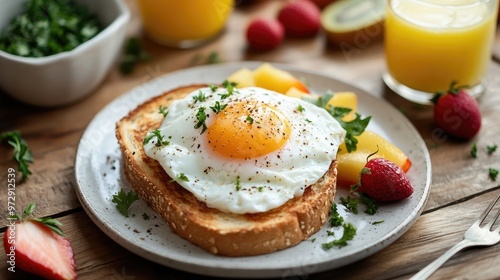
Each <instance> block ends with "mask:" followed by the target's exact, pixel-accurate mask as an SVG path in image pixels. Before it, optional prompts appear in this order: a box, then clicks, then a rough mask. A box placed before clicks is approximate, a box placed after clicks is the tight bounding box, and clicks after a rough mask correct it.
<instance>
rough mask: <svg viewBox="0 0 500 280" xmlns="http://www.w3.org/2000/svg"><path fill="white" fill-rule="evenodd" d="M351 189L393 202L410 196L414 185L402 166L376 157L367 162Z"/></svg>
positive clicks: (376, 198) (380, 199)
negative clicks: (356, 182)
mask: <svg viewBox="0 0 500 280" xmlns="http://www.w3.org/2000/svg"><path fill="white" fill-rule="evenodd" d="M351 191H357V192H359V193H365V194H367V195H368V196H369V197H371V198H373V199H375V200H377V201H379V202H391V201H398V200H403V199H405V198H408V197H409V196H410V195H411V194H412V193H413V187H412V186H411V184H410V181H409V180H408V177H407V176H406V174H405V172H404V171H403V170H402V169H401V167H399V166H398V165H396V164H395V163H393V162H392V161H390V160H387V159H385V158H374V159H371V160H369V161H368V162H367V163H366V165H365V167H364V168H363V170H362V171H361V174H360V179H359V182H358V184H356V185H354V186H353V187H352V188H351Z"/></svg>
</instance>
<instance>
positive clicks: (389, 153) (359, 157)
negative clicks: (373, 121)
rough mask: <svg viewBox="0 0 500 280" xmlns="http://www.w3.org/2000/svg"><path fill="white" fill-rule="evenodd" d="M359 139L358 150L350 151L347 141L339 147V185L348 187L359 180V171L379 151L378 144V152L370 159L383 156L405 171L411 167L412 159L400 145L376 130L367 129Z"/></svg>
mask: <svg viewBox="0 0 500 280" xmlns="http://www.w3.org/2000/svg"><path fill="white" fill-rule="evenodd" d="M357 139H358V145H357V149H356V151H353V152H351V153H348V152H347V148H346V146H345V143H342V145H340V147H339V152H338V154H337V164H338V165H337V171H338V176H337V179H338V185H339V186H344V187H346V186H347V187H348V186H351V185H353V184H355V183H356V182H357V181H358V178H359V173H360V172H361V169H363V167H364V166H365V164H366V158H367V157H368V156H369V155H370V154H372V153H374V152H376V151H377V146H378V150H379V151H378V153H377V154H375V155H373V156H372V157H370V159H372V158H377V157H382V158H385V159H388V160H390V161H392V162H394V163H395V164H397V165H399V166H400V167H401V169H403V171H404V172H407V171H408V169H410V167H411V161H410V159H409V158H408V157H407V156H406V155H405V154H404V153H403V152H402V151H401V150H400V149H399V148H398V147H396V146H394V145H393V144H392V143H390V142H389V141H387V140H386V139H384V138H383V137H382V136H380V135H378V134H376V133H375V132H371V131H365V132H363V133H362V134H361V135H360V136H358V137H357Z"/></svg>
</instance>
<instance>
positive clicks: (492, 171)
mask: <svg viewBox="0 0 500 280" xmlns="http://www.w3.org/2000/svg"><path fill="white" fill-rule="evenodd" d="M488 176H490V179H491V180H493V181H496V180H497V176H498V170H497V169H495V168H488Z"/></svg>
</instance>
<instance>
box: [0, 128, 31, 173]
mask: <svg viewBox="0 0 500 280" xmlns="http://www.w3.org/2000/svg"><path fill="white" fill-rule="evenodd" d="M3 141H6V142H7V143H8V144H9V145H11V146H12V147H13V148H14V159H15V160H16V161H17V163H18V165H17V170H18V171H19V172H21V175H22V180H23V181H24V180H26V179H28V176H29V175H31V174H32V173H31V170H30V169H29V163H31V162H33V155H32V153H31V150H30V149H29V147H28V144H27V143H26V141H25V140H24V139H23V138H22V136H21V133H20V132H19V131H17V130H13V131H7V132H4V133H2V134H0V142H3Z"/></svg>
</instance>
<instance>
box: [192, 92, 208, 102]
mask: <svg viewBox="0 0 500 280" xmlns="http://www.w3.org/2000/svg"><path fill="white" fill-rule="evenodd" d="M193 100H194V103H196V102H203V101H205V100H207V97H206V96H205V93H203V92H202V91H201V90H200V91H198V95H195V96H193Z"/></svg>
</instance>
